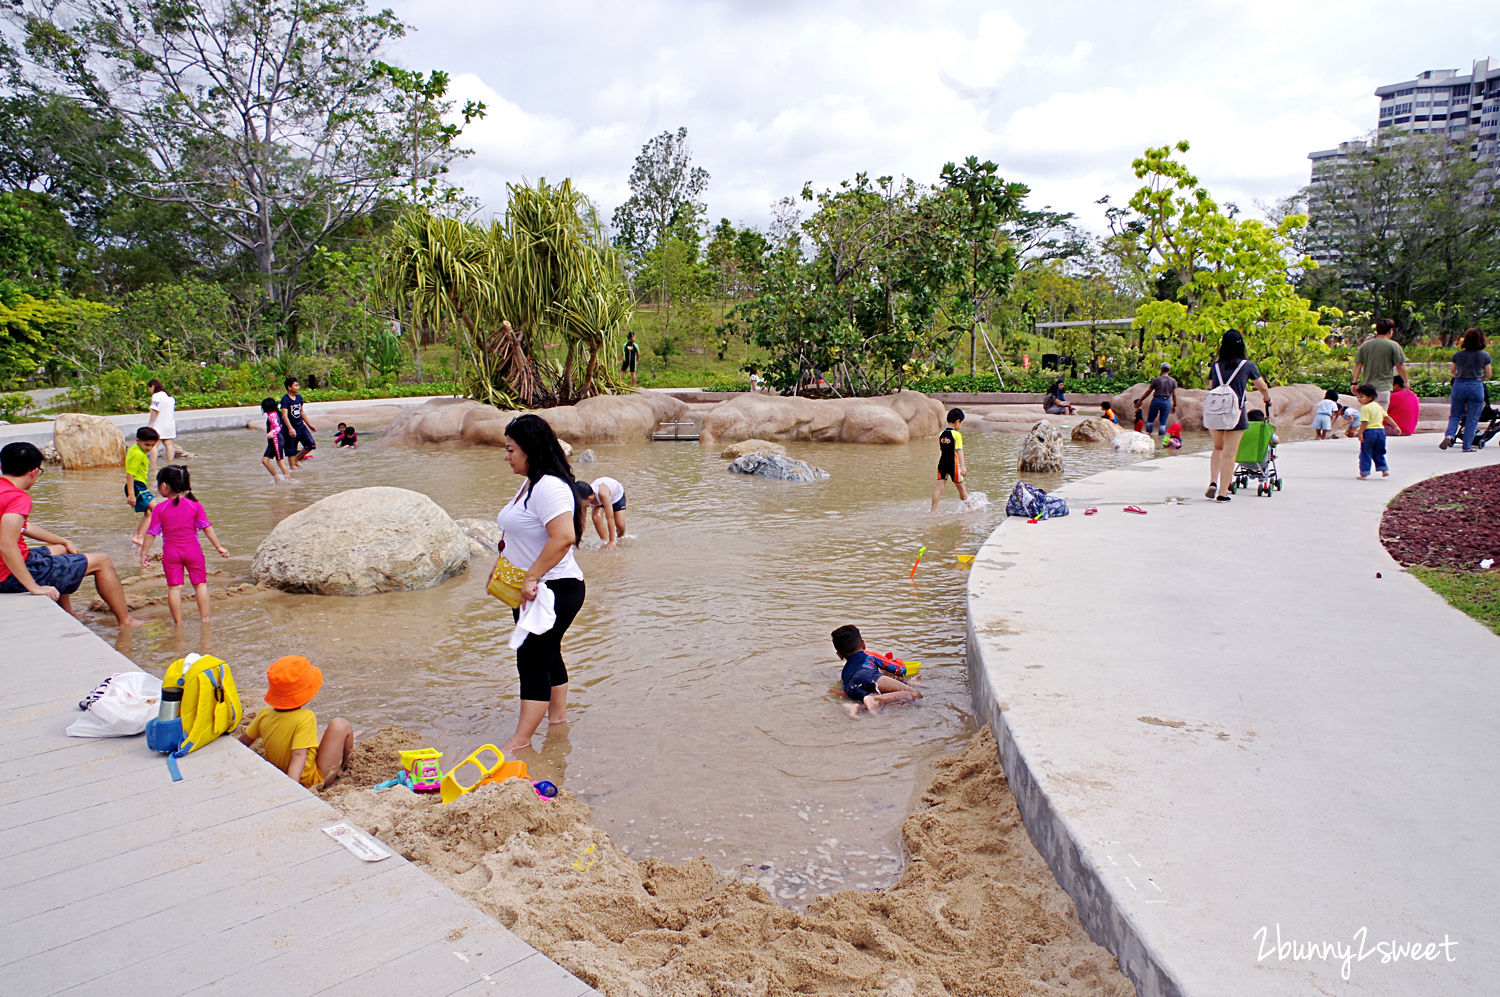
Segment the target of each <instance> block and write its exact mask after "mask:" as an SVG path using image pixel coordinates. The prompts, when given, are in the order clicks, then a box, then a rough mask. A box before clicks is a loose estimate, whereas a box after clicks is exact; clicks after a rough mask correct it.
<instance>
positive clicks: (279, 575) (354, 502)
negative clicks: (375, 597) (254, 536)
mask: <svg viewBox="0 0 1500 997" xmlns="http://www.w3.org/2000/svg"><path fill="white" fill-rule="evenodd" d="M468 567H469V539H468V537H466V536H465V535H464V531H463V530H461V529H459V527H458V524H456V523H454V522H453V520H452V519H451V518H450V517H449V515H448V514H447V513H446V512H444V511H443V510H442V508H441V507H440V506H439V505H438V504H437V503H436V502H434V501H432V499H430V498H428V497H427V496H426V495H423V494H421V493H420V492H413V491H408V490H407V489H405V488H388V487H383V486H382V487H375V488H354V489H351V490H349V491H346V492H339V493H338V494H336V495H330V496H328V497H327V498H325V499H321V500H320V501H317V502H314V503H313V504H312V505H310V506H308V507H307V508H306V509H303V510H302V511H300V512H294V513H292V514H291V515H290V516H288V517H286V518H285V519H283V520H282V521H281V522H280V523H278V524H276V528H275V529H273V530H272V531H271V534H270V536H268V537H266V539H265V540H264V541H262V542H261V545H260V547H259V548H258V549H257V550H256V552H255V560H254V561H252V562H251V565H250V570H251V574H252V576H253V577H254V578H255V580H256V582H259V583H262V584H266V585H271V586H273V587H275V588H279V589H282V590H284V591H287V592H310V593H313V594H315V595H369V594H370V593H373V592H399V591H404V590H408V589H424V588H431V587H432V586H434V585H437V584H439V583H441V582H443V581H445V580H447V579H449V578H451V577H453V576H454V575H456V574H458V573H459V572H462V571H466V570H467V569H468Z"/></svg>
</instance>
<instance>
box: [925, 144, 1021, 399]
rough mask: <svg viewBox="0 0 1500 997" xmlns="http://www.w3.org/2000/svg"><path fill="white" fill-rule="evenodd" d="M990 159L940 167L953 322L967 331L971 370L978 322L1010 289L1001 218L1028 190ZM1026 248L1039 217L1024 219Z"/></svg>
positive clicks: (1008, 219) (1016, 214) (1017, 208)
mask: <svg viewBox="0 0 1500 997" xmlns="http://www.w3.org/2000/svg"><path fill="white" fill-rule="evenodd" d="M997 169H998V167H996V165H995V164H994V163H992V162H988V161H986V162H983V163H981V162H980V161H979V158H978V157H977V156H970V157H969V158H968V159H966V160H964V163H963V165H962V166H958V165H955V164H954V163H948V164H946V165H945V166H944V167H943V172H942V181H943V189H944V191H946V192H947V194H948V195H949V197H948V200H947V204H948V208H949V225H948V227H949V229H950V231H951V232H952V238H953V240H954V250H955V252H954V263H955V272H954V277H955V280H956V284H957V287H956V291H955V294H954V301H953V308H952V315H953V321H954V325H955V327H956V328H958V329H962V330H963V331H965V332H967V333H968V334H969V373H970V374H973V373H974V368H975V359H976V351H977V346H978V343H977V342H976V339H977V332H978V329H979V324H980V323H981V322H983V321H985V320H986V319H988V318H989V310H990V306H991V305H992V304H994V302H995V301H997V300H998V299H999V298H1002V297H1004V295H1005V293H1006V292H1007V291H1009V290H1010V284H1011V281H1012V279H1014V277H1015V274H1016V268H1017V250H1016V246H1015V245H1013V244H1012V242H1011V240H1010V239H1008V238H1006V237H1005V234H1004V229H1005V225H1006V224H1007V223H1013V222H1016V221H1017V220H1018V219H1019V218H1020V214H1021V203H1022V202H1023V201H1024V200H1025V199H1026V195H1027V194H1028V193H1030V191H1029V189H1028V188H1027V187H1026V185H1025V184H1020V183H1006V182H1005V181H1004V180H1003V179H1001V177H1000V176H999V175H998V174H997V172H996V170H997ZM1026 221H1027V225H1028V231H1030V232H1034V233H1037V234H1035V235H1032V236H1028V239H1027V242H1028V243H1030V244H1031V245H1028V248H1032V246H1033V245H1035V244H1037V243H1040V242H1041V241H1042V240H1043V239H1044V238H1045V237H1046V236H1045V235H1044V234H1042V233H1043V232H1044V231H1045V230H1044V229H1043V228H1042V226H1041V224H1040V221H1041V220H1040V219H1039V218H1036V217H1033V218H1028V219H1027V220H1026Z"/></svg>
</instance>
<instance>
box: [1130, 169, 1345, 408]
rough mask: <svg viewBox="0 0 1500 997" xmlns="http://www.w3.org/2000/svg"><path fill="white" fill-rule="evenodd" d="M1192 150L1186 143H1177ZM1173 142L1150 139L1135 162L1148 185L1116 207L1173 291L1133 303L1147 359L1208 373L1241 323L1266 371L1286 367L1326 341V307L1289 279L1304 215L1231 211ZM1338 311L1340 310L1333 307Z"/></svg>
mask: <svg viewBox="0 0 1500 997" xmlns="http://www.w3.org/2000/svg"><path fill="white" fill-rule="evenodd" d="M1175 151H1176V152H1183V153H1185V152H1187V151H1188V143H1186V142H1179V143H1177V146H1176V149H1175ZM1173 152H1174V149H1173V148H1172V147H1168V146H1161V147H1159V148H1149V149H1147V150H1146V151H1145V153H1144V154H1143V155H1142V156H1141V157H1139V158H1138V159H1136V160H1135V161H1134V162H1133V163H1132V164H1131V165H1132V169H1133V170H1134V172H1135V175H1136V177H1137V178H1138V179H1141V180H1144V181H1145V185H1144V186H1142V187H1141V188H1140V189H1139V190H1137V191H1136V193H1135V195H1134V196H1132V197H1131V199H1130V208H1129V211H1128V212H1125V213H1117V214H1114V215H1112V216H1111V218H1112V222H1113V224H1114V225H1115V226H1116V234H1117V235H1121V236H1124V237H1125V238H1126V239H1128V240H1129V241H1131V242H1133V243H1134V248H1135V252H1136V255H1137V258H1138V259H1140V260H1142V261H1143V262H1144V264H1145V265H1146V266H1147V267H1149V273H1150V275H1151V276H1152V277H1154V278H1161V277H1170V278H1171V280H1172V281H1173V282H1175V284H1176V287H1177V291H1176V294H1175V295H1174V296H1173V298H1172V299H1171V300H1155V301H1148V302H1146V303H1145V304H1143V305H1141V306H1140V307H1139V308H1138V309H1137V310H1136V328H1137V329H1139V330H1141V335H1142V340H1143V344H1142V346H1143V352H1144V360H1145V361H1146V363H1147V366H1148V368H1149V366H1150V365H1151V364H1152V363H1155V362H1157V361H1161V360H1168V361H1171V362H1172V363H1173V367H1174V371H1178V372H1181V374H1182V375H1183V378H1180V379H1187V380H1192V379H1194V378H1197V377H1201V376H1202V372H1203V371H1204V370H1205V368H1206V365H1207V363H1208V362H1209V360H1210V358H1211V357H1212V355H1213V354H1214V352H1215V351H1216V349H1217V347H1218V343H1219V339H1220V338H1221V337H1222V335H1223V333H1224V332H1225V331H1227V330H1228V329H1231V328H1233V329H1239V330H1240V331H1241V332H1242V333H1243V334H1244V337H1245V342H1246V345H1247V346H1248V347H1249V350H1250V355H1251V357H1252V358H1253V359H1254V360H1255V361H1256V362H1257V363H1258V364H1259V365H1260V367H1261V370H1262V371H1263V372H1264V373H1265V374H1266V376H1267V377H1268V378H1280V377H1284V376H1286V375H1288V374H1290V373H1292V372H1294V371H1295V369H1296V366H1297V364H1298V363H1299V362H1300V361H1301V360H1302V359H1304V358H1306V357H1307V356H1308V355H1309V354H1310V352H1313V351H1317V350H1318V349H1320V340H1321V339H1322V334H1321V333H1320V331H1319V321H1320V318H1321V313H1320V311H1319V309H1316V308H1314V307H1313V306H1312V304H1311V302H1309V301H1308V300H1307V299H1306V298H1304V297H1302V296H1301V295H1299V294H1298V293H1297V290H1296V287H1295V286H1294V284H1293V279H1294V277H1295V276H1296V275H1298V274H1299V273H1300V272H1301V271H1303V270H1304V269H1306V268H1308V267H1310V266H1312V265H1313V263H1312V261H1311V260H1309V259H1307V258H1306V257H1304V256H1302V255H1301V254H1299V253H1297V252H1296V251H1295V248H1294V239H1293V234H1294V232H1295V231H1296V229H1297V228H1299V227H1300V226H1302V225H1304V224H1305V223H1306V217H1305V216H1302V215H1290V216H1288V217H1286V218H1283V219H1282V220H1281V222H1280V223H1279V224H1277V225H1275V226H1272V225H1268V224H1266V223H1265V222H1261V221H1257V220H1254V219H1241V218H1237V217H1235V215H1234V213H1233V212H1231V211H1226V210H1224V209H1222V208H1220V207H1219V205H1218V203H1217V202H1216V201H1215V200H1214V199H1213V197H1212V195H1210V194H1209V192H1208V190H1207V189H1206V188H1204V187H1203V185H1202V184H1201V183H1200V182H1199V180H1198V178H1197V177H1196V176H1194V175H1193V174H1192V173H1191V172H1190V171H1189V170H1188V168H1187V166H1186V165H1185V164H1184V163H1183V162H1182V161H1181V160H1179V159H1176V158H1174V156H1173ZM1335 314H1336V312H1335Z"/></svg>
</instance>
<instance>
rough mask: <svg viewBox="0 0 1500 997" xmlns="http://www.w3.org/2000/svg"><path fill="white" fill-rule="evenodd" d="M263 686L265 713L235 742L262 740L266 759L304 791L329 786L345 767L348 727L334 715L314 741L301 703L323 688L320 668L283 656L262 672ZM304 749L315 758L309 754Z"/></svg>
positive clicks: (313, 727)
mask: <svg viewBox="0 0 1500 997" xmlns="http://www.w3.org/2000/svg"><path fill="white" fill-rule="evenodd" d="M266 685H267V686H268V688H267V689H266V702H267V703H268V704H269V705H270V707H271V709H269V710H261V711H260V712H258V713H256V714H255V719H254V720H252V721H250V726H249V727H248V728H246V730H245V733H243V734H241V735H240V741H241V743H243V744H246V745H250V746H254V744H255V742H256V741H258V740H260V739H262V738H264V739H265V742H266V746H265V756H266V761H268V762H270V763H271V764H272V765H275V766H276V767H277V768H279V769H281V770H282V771H283V772H285V773H286V774H287V775H289V776H291V777H292V778H293V779H296V780H297V781H298V782H300V783H301V784H302V785H304V786H306V787H307V788H308V789H313V788H315V787H316V786H317V785H318V784H319V783H322V784H323V787H322V788H323V789H327V788H328V787H330V786H332V785H333V784H334V783H335V782H337V781H338V778H339V776H341V775H343V774H344V773H345V772H346V771H347V770H348V768H349V756H350V755H351V754H352V753H353V751H354V728H352V727H351V726H349V721H347V720H345V719H344V718H343V717H334V718H333V719H332V720H330V721H328V729H327V730H326V731H324V732H323V739H322V740H321V741H319V740H318V717H317V714H315V713H313V711H312V710H309V709H307V704H308V703H310V702H311V701H312V698H313V697H314V696H316V695H317V694H318V690H319V689H321V688H322V687H323V670H322V669H320V668H318V667H316V666H315V665H313V664H312V663H311V662H309V661H308V660H307V659H306V658H304V657H303V656H302V655H300V654H289V655H287V656H286V657H284V658H277V659H276V662H275V664H273V665H271V667H270V668H268V669H266ZM309 751H315V754H313V755H311V756H309V755H308V752H309Z"/></svg>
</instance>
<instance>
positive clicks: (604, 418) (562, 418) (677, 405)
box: [381, 392, 688, 447]
mask: <svg viewBox="0 0 1500 997" xmlns="http://www.w3.org/2000/svg"><path fill="white" fill-rule="evenodd" d="M687 411H688V407H687V406H686V405H685V404H683V403H682V402H680V401H678V400H677V399H675V398H673V397H671V396H670V395H665V394H662V393H660V392H639V393H636V394H630V395H597V396H595V397H593V398H585V399H584V400H583V401H581V402H579V403H578V404H577V405H559V406H558V407H557V408H550V409H540V410H538V411H537V412H535V413H534V414H536V415H539V416H541V417H542V418H543V419H545V420H547V424H548V425H550V426H551V427H552V431H553V432H554V433H556V434H557V435H558V437H559V438H561V439H564V440H568V441H570V445H574V446H589V445H591V444H595V443H645V442H649V441H650V439H651V434H652V433H653V432H654V431H655V430H656V427H657V424H658V423H661V422H671V421H676V420H679V419H682V418H684V417H685V416H686V414H687ZM520 414H521V413H520V412H510V411H506V410H503V409H498V408H495V407H494V406H493V405H483V404H480V403H479V402H476V401H470V400H469V399H467V398H436V399H433V400H432V401H430V402H427V403H426V404H423V405H419V406H417V407H416V408H411V409H407V410H406V411H405V412H403V413H402V414H401V415H400V416H399V417H398V418H397V419H396V421H395V422H394V423H392V424H391V428H390V430H389V431H387V432H386V434H385V436H383V437H382V438H381V442H382V443H388V444H395V445H405V446H411V445H413V444H428V443H469V444H474V445H477V446H491V447H503V446H504V445H505V427H506V426H508V425H509V424H510V421H511V420H512V419H514V418H515V417H516V416H518V415H520Z"/></svg>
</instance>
